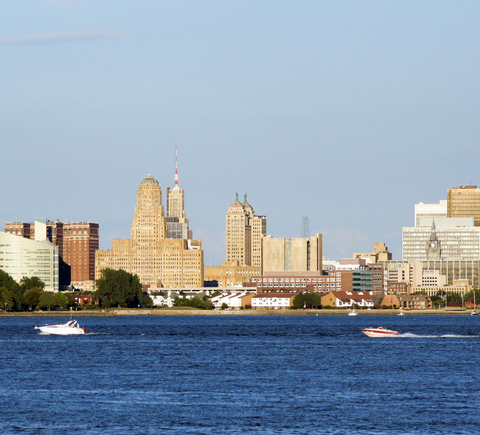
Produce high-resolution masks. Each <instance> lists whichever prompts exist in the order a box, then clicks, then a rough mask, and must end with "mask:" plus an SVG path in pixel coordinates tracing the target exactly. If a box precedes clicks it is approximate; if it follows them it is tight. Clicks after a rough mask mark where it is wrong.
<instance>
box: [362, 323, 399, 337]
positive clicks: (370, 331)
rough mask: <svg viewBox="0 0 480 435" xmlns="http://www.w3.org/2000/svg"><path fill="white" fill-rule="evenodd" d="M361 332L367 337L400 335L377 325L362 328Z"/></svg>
mask: <svg viewBox="0 0 480 435" xmlns="http://www.w3.org/2000/svg"><path fill="white" fill-rule="evenodd" d="M362 332H363V333H364V334H365V335H368V336H369V337H395V336H397V335H400V334H399V333H398V332H397V331H392V330H391V329H387V328H384V327H383V326H379V327H378V328H364V329H362Z"/></svg>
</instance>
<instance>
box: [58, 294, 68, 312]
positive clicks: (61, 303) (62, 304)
mask: <svg viewBox="0 0 480 435" xmlns="http://www.w3.org/2000/svg"><path fill="white" fill-rule="evenodd" d="M67 306H68V298H67V297H66V296H65V295H64V294H63V293H56V294H55V308H58V309H59V310H65V309H66V308H67Z"/></svg>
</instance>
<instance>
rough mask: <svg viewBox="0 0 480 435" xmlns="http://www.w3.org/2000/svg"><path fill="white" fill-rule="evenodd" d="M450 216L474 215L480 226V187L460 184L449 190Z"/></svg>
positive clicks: (477, 225) (448, 210)
mask: <svg viewBox="0 0 480 435" xmlns="http://www.w3.org/2000/svg"><path fill="white" fill-rule="evenodd" d="M447 214H448V217H451V218H454V217H473V219H474V224H475V226H476V227H479V226H480V189H478V188H477V186H459V187H456V188H454V189H448V191H447Z"/></svg>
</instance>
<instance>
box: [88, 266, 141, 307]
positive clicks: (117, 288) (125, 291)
mask: <svg viewBox="0 0 480 435" xmlns="http://www.w3.org/2000/svg"><path fill="white" fill-rule="evenodd" d="M141 295H142V284H141V283H140V280H139V279H138V276H137V275H133V274H131V273H128V272H125V271H124V270H113V269H104V270H102V272H101V277H100V278H99V279H97V291H96V292H95V296H96V297H97V298H98V301H99V304H100V306H101V307H107V308H108V307H117V306H120V307H128V308H134V307H138V305H139V299H140V297H141Z"/></svg>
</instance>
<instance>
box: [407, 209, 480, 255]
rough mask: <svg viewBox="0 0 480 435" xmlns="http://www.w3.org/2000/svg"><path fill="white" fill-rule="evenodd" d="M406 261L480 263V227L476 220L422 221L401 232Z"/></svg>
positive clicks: (436, 219)
mask: <svg viewBox="0 0 480 435" xmlns="http://www.w3.org/2000/svg"><path fill="white" fill-rule="evenodd" d="M402 251H403V260H404V261H415V260H418V261H426V260H435V261H439V260H466V261H478V260H480V227H475V226H474V225H473V218H435V219H432V218H421V219H420V221H419V226H418V227H406V228H403V231H402Z"/></svg>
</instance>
